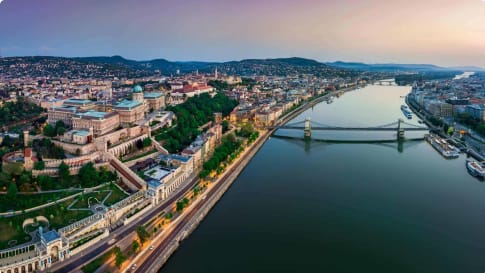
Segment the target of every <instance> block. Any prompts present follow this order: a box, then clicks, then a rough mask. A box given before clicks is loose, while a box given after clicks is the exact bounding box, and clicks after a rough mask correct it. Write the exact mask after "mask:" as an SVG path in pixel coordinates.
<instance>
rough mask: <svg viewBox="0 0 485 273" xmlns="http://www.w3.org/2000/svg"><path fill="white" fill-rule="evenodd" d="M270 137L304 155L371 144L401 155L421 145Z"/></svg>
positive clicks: (399, 142) (411, 141) (409, 141)
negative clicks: (311, 152) (337, 146)
mask: <svg viewBox="0 0 485 273" xmlns="http://www.w3.org/2000/svg"><path fill="white" fill-rule="evenodd" d="M272 137H274V138H277V139H281V140H283V141H284V142H286V143H288V144H292V145H295V146H298V147H299V148H301V149H303V150H304V151H305V153H306V154H310V151H313V152H316V151H318V152H320V150H322V148H324V147H328V146H331V145H341V144H344V145H349V144H355V145H358V144H371V145H375V146H379V147H385V148H389V149H392V150H395V151H397V152H398V153H403V152H404V149H405V148H406V149H409V148H411V147H413V146H416V145H418V144H420V143H421V141H419V140H407V141H394V140H374V141H366V140H359V141H353V140H348V141H347V140H319V139H303V138H300V137H290V136H281V135H273V136H272Z"/></svg>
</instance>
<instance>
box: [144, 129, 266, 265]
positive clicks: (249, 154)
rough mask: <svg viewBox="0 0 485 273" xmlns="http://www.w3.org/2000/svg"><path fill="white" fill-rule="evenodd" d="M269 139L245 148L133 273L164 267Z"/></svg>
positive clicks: (264, 135)
mask: <svg viewBox="0 0 485 273" xmlns="http://www.w3.org/2000/svg"><path fill="white" fill-rule="evenodd" d="M270 136H271V131H266V132H265V133H264V134H262V135H261V136H260V137H259V138H258V140H256V141H255V142H254V143H253V145H251V146H250V147H248V148H246V150H245V151H244V152H243V154H242V155H241V156H240V157H239V158H238V159H237V160H236V161H235V162H234V163H233V164H231V166H229V168H228V169H227V170H226V173H225V174H224V175H222V176H221V177H219V178H218V179H217V180H216V181H215V182H213V186H212V187H211V188H209V189H208V192H207V193H204V194H202V196H201V197H199V198H198V199H197V200H196V201H195V202H194V203H192V204H191V206H190V207H188V208H187V210H186V211H185V213H184V214H183V215H182V217H181V218H179V219H177V222H176V223H174V224H176V226H174V227H172V228H170V229H168V231H169V233H168V234H164V236H160V238H161V237H165V238H164V239H163V241H162V242H159V245H158V246H155V249H154V250H153V252H152V253H150V254H151V255H150V257H149V258H147V260H145V261H144V262H143V264H141V265H140V267H139V268H138V269H136V272H143V273H145V272H148V273H152V272H153V273H155V272H158V270H160V268H162V267H163V265H164V264H165V263H166V262H167V261H168V259H169V258H170V256H171V255H172V254H173V253H174V252H175V251H176V250H177V249H178V247H179V246H180V243H181V241H182V240H184V239H185V238H187V237H188V236H189V235H190V234H191V233H192V232H193V231H194V230H195V229H196V228H197V227H198V225H199V224H200V223H201V222H202V221H203V220H204V218H205V217H206V216H207V214H208V213H209V212H210V211H211V209H212V208H213V207H214V206H215V205H216V204H217V202H218V201H219V200H220V199H221V198H222V196H223V195H224V193H225V192H226V191H227V190H228V189H229V188H230V187H231V185H232V184H233V183H234V181H235V180H236V178H237V177H238V176H239V174H240V173H241V172H242V171H243V170H244V168H245V167H246V166H247V164H248V163H249V162H250V161H251V159H252V158H253V157H254V155H256V154H257V152H258V151H259V149H260V148H261V147H262V146H263V145H264V143H265V142H266V140H267V139H268V138H269V137H270Z"/></svg>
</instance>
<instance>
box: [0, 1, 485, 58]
mask: <svg viewBox="0 0 485 273" xmlns="http://www.w3.org/2000/svg"><path fill="white" fill-rule="evenodd" d="M0 49H1V54H2V56H19V55H22V56H23V55H54V56H99V55H107V56H111V55H122V56H124V57H126V58H131V59H136V60H144V59H153V58H166V59H169V60H201V61H229V60H240V59H245V58H270V57H290V56H299V57H307V58H313V59H316V60H319V61H335V60H345V61H362V62H368V63H380V62H394V63H398V62H399V63H433V64H437V65H443V66H456V65H478V66H482V67H485V1H484V0H407V1H404V0H237V1H236V0H158V1H157V0H143V1H141V0H76V1H74V0H4V1H3V2H1V3H0Z"/></svg>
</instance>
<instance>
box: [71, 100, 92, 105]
mask: <svg viewBox="0 0 485 273" xmlns="http://www.w3.org/2000/svg"><path fill="white" fill-rule="evenodd" d="M64 104H72V105H87V104H94V102H93V101H91V100H82V99H67V100H65V101H64Z"/></svg>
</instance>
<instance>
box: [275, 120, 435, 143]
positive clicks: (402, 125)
mask: <svg viewBox="0 0 485 273" xmlns="http://www.w3.org/2000/svg"><path fill="white" fill-rule="evenodd" d="M276 129H290V130H302V131H303V132H304V137H305V138H311V135H312V131H313V130H316V131H396V132H397V140H403V139H404V132H405V131H423V132H424V131H429V130H430V129H429V128H428V127H426V126H419V125H414V124H411V123H407V122H405V121H404V120H402V119H398V120H397V121H395V122H393V123H388V124H383V125H378V126H370V127H345V126H331V125H326V124H322V123H319V122H315V121H310V118H307V119H306V120H304V121H299V122H294V123H289V124H286V125H283V126H279V127H276Z"/></svg>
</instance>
